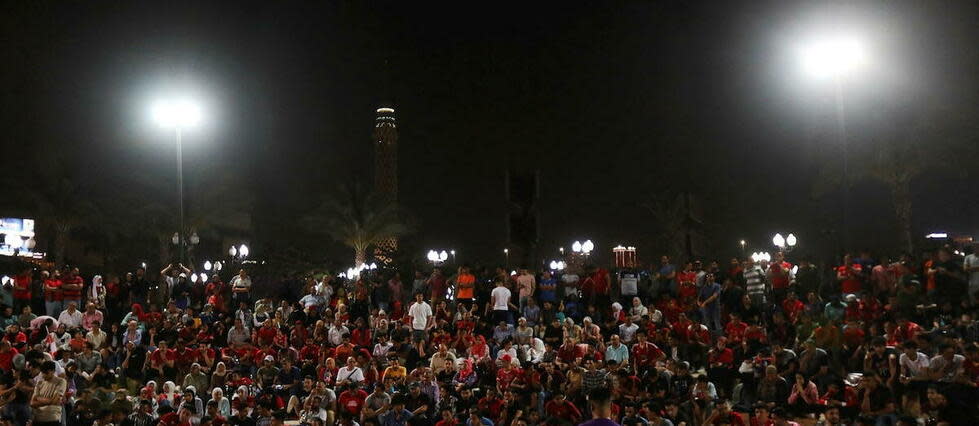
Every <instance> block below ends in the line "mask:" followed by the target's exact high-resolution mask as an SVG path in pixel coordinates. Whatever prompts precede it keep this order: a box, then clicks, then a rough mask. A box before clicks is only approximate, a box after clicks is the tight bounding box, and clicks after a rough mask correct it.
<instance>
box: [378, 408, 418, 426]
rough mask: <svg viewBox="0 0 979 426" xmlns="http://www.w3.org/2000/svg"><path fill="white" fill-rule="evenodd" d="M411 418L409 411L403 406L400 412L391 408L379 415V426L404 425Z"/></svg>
mask: <svg viewBox="0 0 979 426" xmlns="http://www.w3.org/2000/svg"><path fill="white" fill-rule="evenodd" d="M408 419H411V411H408V410H406V409H404V408H402V409H401V411H400V412H397V411H394V410H391V411H388V412H387V413H384V414H382V415H381V419H380V420H381V426H405V425H406V424H408Z"/></svg>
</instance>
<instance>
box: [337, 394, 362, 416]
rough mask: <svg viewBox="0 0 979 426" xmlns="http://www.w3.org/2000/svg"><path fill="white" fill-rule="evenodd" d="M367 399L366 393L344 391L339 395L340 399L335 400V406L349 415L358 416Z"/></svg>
mask: <svg viewBox="0 0 979 426" xmlns="http://www.w3.org/2000/svg"><path fill="white" fill-rule="evenodd" d="M366 399H367V392H364V391H363V390H361V389H357V390H355V391H349V390H348V391H345V392H343V393H341V394H340V398H338V399H337V404H338V405H339V406H340V407H341V409H343V410H347V412H348V413H350V414H360V410H362V409H363V408H364V401H365V400H366Z"/></svg>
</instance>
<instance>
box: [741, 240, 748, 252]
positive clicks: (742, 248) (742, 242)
mask: <svg viewBox="0 0 979 426" xmlns="http://www.w3.org/2000/svg"><path fill="white" fill-rule="evenodd" d="M747 244H748V242H747V241H745V240H741V255H742V256H744V247H745V245H747Z"/></svg>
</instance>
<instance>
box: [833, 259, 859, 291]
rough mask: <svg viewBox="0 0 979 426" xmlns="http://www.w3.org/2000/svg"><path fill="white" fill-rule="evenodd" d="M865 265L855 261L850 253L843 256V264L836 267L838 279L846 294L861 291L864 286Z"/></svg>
mask: <svg viewBox="0 0 979 426" xmlns="http://www.w3.org/2000/svg"><path fill="white" fill-rule="evenodd" d="M862 273H863V267H861V266H860V264H859V263H853V261H852V260H851V257H850V255H849V254H847V255H846V256H843V265H842V266H839V267H837V268H836V280H837V281H839V282H840V286H841V290H842V291H843V293H844V294H855V293H859V292H860V290H861V289H862V288H863V278H862V277H861V274H862Z"/></svg>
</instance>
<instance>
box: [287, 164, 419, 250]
mask: <svg viewBox="0 0 979 426" xmlns="http://www.w3.org/2000/svg"><path fill="white" fill-rule="evenodd" d="M304 221H305V223H306V225H307V226H308V227H309V228H310V229H312V230H314V231H317V232H323V233H325V234H327V235H329V236H330V237H332V238H333V239H335V240H337V241H339V242H341V243H343V244H344V245H346V246H348V247H350V248H352V249H353V250H354V265H355V266H360V265H362V264H363V263H364V262H366V261H367V250H368V249H369V248H370V247H371V246H374V245H375V244H377V243H378V242H381V241H383V240H385V239H387V238H390V237H397V236H401V235H404V234H406V233H408V230H409V228H408V225H407V224H406V223H405V222H404V221H403V220H402V218H401V212H400V208H399V207H398V205H397V203H395V202H393V201H390V200H388V199H387V198H385V197H382V196H380V195H378V194H376V193H372V192H368V191H366V190H364V189H363V187H362V186H361V185H359V184H357V183H351V184H347V185H341V187H340V189H339V191H337V193H336V194H335V195H334V196H332V197H329V198H327V199H326V200H324V201H323V203H322V204H320V206H319V207H318V208H317V209H315V210H314V211H313V212H312V213H311V214H310V215H307V216H306V217H305V218H304Z"/></svg>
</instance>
